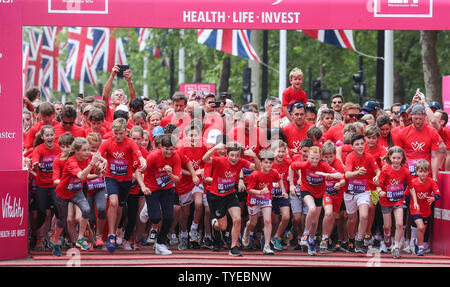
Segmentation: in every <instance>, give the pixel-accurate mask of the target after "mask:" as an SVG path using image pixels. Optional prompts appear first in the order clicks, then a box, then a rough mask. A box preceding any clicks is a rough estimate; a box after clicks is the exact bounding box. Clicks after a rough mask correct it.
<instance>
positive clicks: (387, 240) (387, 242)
mask: <svg viewBox="0 0 450 287" xmlns="http://www.w3.org/2000/svg"><path fill="white" fill-rule="evenodd" d="M384 244H385V245H386V247H387V248H389V247H391V245H392V239H391V236H385V237H384Z"/></svg>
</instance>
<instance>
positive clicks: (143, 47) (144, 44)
mask: <svg viewBox="0 0 450 287" xmlns="http://www.w3.org/2000/svg"><path fill="white" fill-rule="evenodd" d="M136 32H137V34H138V44H139V52H142V51H148V52H150V53H152V54H153V56H154V57H155V58H156V59H159V58H160V57H161V56H162V55H163V53H162V52H161V51H160V50H159V49H158V47H156V45H153V48H149V47H148V40H150V39H152V38H153V35H152V33H151V32H150V28H137V29H136ZM161 65H163V66H164V67H167V68H169V67H170V64H169V58H168V57H164V59H163V60H162V62H161Z"/></svg>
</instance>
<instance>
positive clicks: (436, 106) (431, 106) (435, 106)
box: [428, 101, 442, 110]
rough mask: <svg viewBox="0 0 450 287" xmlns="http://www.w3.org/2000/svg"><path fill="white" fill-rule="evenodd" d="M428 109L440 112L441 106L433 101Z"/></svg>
mask: <svg viewBox="0 0 450 287" xmlns="http://www.w3.org/2000/svg"><path fill="white" fill-rule="evenodd" d="M428 106H429V107H430V108H435V109H436V110H441V109H442V106H441V104H440V103H439V102H436V101H433V102H430V103H429V104H428Z"/></svg>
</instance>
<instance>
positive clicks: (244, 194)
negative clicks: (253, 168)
mask: <svg viewBox="0 0 450 287" xmlns="http://www.w3.org/2000/svg"><path fill="white" fill-rule="evenodd" d="M245 188H247V184H245ZM234 189H235V190H236V193H237V197H238V199H239V202H247V192H246V191H245V190H244V191H243V192H239V185H238V184H236V185H235V186H234Z"/></svg>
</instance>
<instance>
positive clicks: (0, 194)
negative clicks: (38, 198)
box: [0, 170, 28, 260]
mask: <svg viewBox="0 0 450 287" xmlns="http://www.w3.org/2000/svg"><path fill="white" fill-rule="evenodd" d="M0 182H1V186H2V187H1V188H0V199H1V208H2V209H1V214H0V260H10V259H18V258H25V257H27V254H28V193H27V171H26V170H25V171H23V170H14V171H0Z"/></svg>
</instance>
